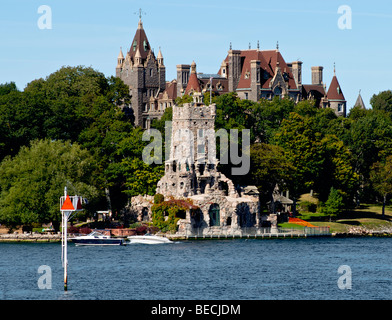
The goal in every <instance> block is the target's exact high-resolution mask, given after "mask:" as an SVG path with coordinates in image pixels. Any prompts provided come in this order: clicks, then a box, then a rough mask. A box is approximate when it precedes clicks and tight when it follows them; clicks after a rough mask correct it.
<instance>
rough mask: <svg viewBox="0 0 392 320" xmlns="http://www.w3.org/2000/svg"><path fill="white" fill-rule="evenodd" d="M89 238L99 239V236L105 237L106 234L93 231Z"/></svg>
mask: <svg viewBox="0 0 392 320" xmlns="http://www.w3.org/2000/svg"><path fill="white" fill-rule="evenodd" d="M89 236H95V237H97V236H104V234H103V233H102V232H100V231H93V232H91V233H90V234H89Z"/></svg>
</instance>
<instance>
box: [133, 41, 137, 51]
mask: <svg viewBox="0 0 392 320" xmlns="http://www.w3.org/2000/svg"><path fill="white" fill-rule="evenodd" d="M136 47H137V40H135V41H134V42H133V51H136Z"/></svg>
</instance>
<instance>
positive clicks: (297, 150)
mask: <svg viewBox="0 0 392 320" xmlns="http://www.w3.org/2000/svg"><path fill="white" fill-rule="evenodd" d="M321 140H322V135H321V133H320V132H318V131H317V130H316V129H315V127H314V123H313V121H312V118H310V117H302V116H300V115H299V114H297V113H295V112H292V113H290V116H289V117H288V119H284V120H283V121H282V125H281V126H280V128H279V131H278V133H277V134H276V135H275V141H276V144H277V145H279V146H280V147H282V148H283V149H284V150H285V157H286V158H287V160H288V161H289V162H290V163H291V164H292V166H293V167H294V171H293V174H292V175H291V179H290V180H291V182H290V191H291V192H292V195H293V197H294V200H295V197H298V196H299V195H300V194H301V193H302V192H304V191H306V190H309V189H312V188H314V186H315V183H316V182H317V181H318V179H319V177H320V173H321V168H322V167H323V164H324V161H325V158H324V155H323V145H322V143H321Z"/></svg>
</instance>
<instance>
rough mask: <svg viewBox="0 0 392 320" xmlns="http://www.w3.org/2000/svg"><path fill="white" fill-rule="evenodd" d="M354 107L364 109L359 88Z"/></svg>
mask: <svg viewBox="0 0 392 320" xmlns="http://www.w3.org/2000/svg"><path fill="white" fill-rule="evenodd" d="M355 107H359V108H361V109H365V110H366V107H365V103H364V102H363V99H362V96H361V90H359V95H358V98H357V101H356V102H355V104H354V108H355Z"/></svg>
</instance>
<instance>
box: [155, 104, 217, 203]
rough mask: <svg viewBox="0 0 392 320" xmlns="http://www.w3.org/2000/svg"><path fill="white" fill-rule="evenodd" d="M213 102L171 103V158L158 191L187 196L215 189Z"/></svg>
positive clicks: (214, 107) (179, 196) (168, 194)
mask: <svg viewBox="0 0 392 320" xmlns="http://www.w3.org/2000/svg"><path fill="white" fill-rule="evenodd" d="M215 115H216V105H215V104H212V105H209V106H206V105H204V104H202V103H195V102H193V103H185V104H184V105H183V106H173V121H172V134H171V144H170V159H169V160H167V161H166V162H165V175H164V176H163V178H162V179H161V180H160V181H159V182H158V186H157V193H161V194H163V195H164V196H173V197H178V198H182V197H190V196H193V195H197V194H204V193H211V192H213V190H218V189H219V186H218V183H217V180H216V178H214V177H216V175H217V159H216V149H215V148H216V140H215V130H214V124H215Z"/></svg>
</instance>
